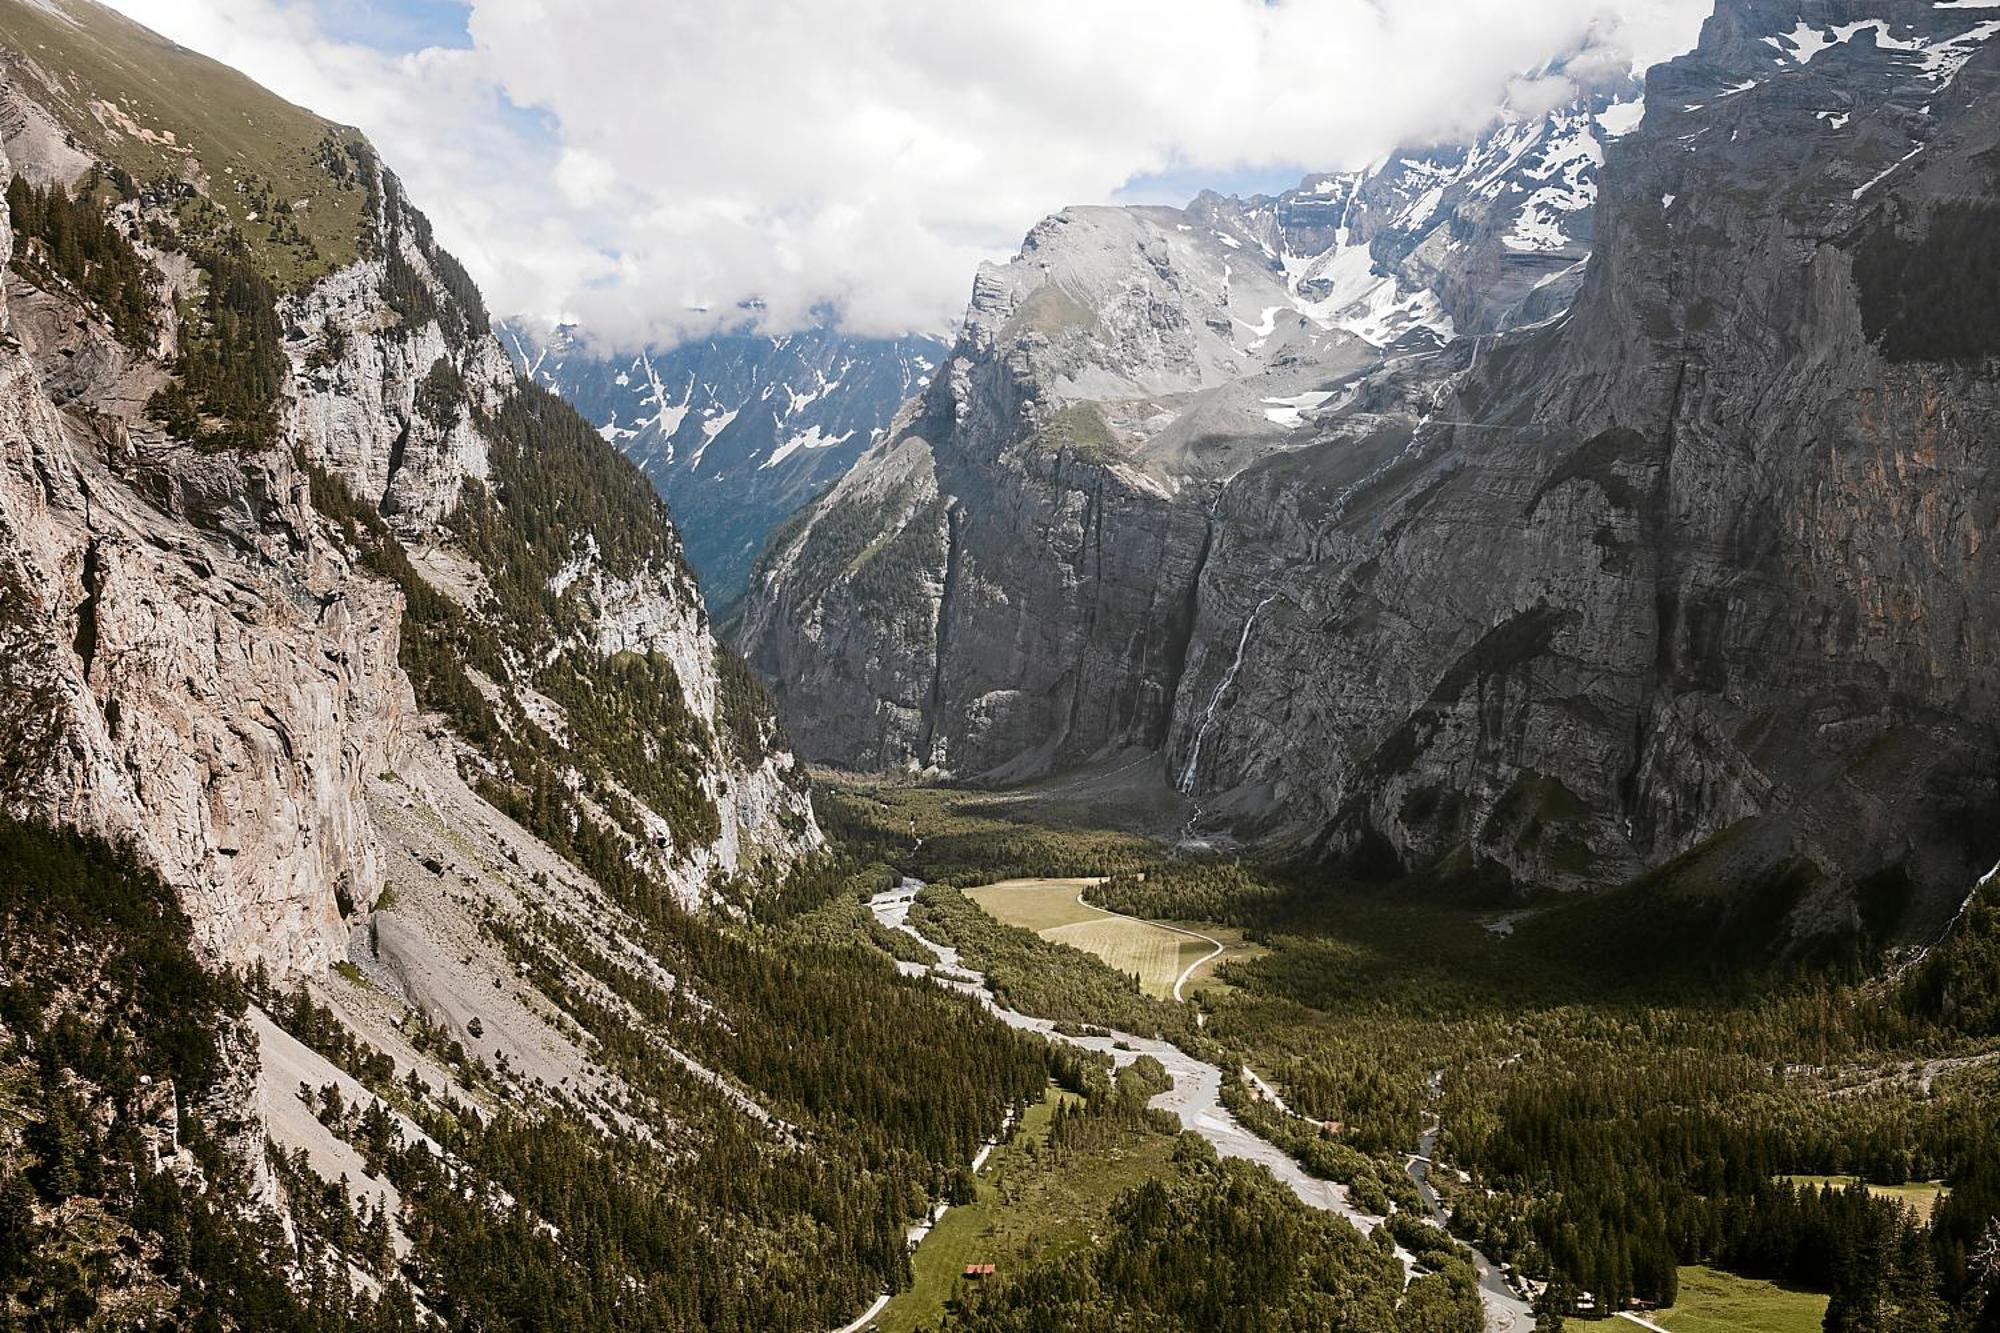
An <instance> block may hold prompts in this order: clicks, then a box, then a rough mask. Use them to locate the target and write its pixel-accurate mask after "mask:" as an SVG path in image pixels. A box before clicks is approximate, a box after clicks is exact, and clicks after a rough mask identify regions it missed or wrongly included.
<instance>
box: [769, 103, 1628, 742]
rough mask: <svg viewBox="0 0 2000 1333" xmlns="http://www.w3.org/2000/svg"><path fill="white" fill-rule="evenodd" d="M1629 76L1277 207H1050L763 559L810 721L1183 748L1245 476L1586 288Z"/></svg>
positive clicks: (984, 280) (788, 674) (799, 709)
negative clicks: (1605, 158) (1226, 501)
mask: <svg viewBox="0 0 2000 1333" xmlns="http://www.w3.org/2000/svg"><path fill="white" fill-rule="evenodd" d="M1619 91H1620V90H1619V89H1602V90H1593V91H1591V92H1589V93H1588V94H1587V95H1586V96H1585V97H1584V99H1583V100H1581V101H1579V102H1577V103H1575V104H1573V105H1570V106H1566V107H1563V108H1560V109H1558V110H1557V111H1555V112H1551V113H1549V114H1546V115H1541V116H1532V117H1510V118H1508V119H1507V120H1505V121H1504V122H1503V123H1502V124H1501V125H1499V126H1498V127H1496V129H1495V130H1494V132H1493V133H1492V134H1491V135H1490V136H1488V137H1487V138H1486V139H1483V140H1482V141H1481V142H1480V143H1478V144H1476V145H1473V146H1471V147H1469V148H1458V149H1435V150H1424V151H1412V152H1410V153H1404V154H1398V155H1396V156H1394V157H1393V158H1392V159H1391V160H1390V161H1388V162H1385V163H1383V164H1381V165H1379V166H1377V167H1376V168H1374V169H1372V170H1370V171H1367V172H1357V173H1352V174H1349V175H1341V176H1320V177H1313V178H1310V179H1308V180H1307V181H1306V182H1305V183H1304V184H1303V185H1301V186H1300V187H1299V189H1297V190H1294V191H1290V192H1287V193H1286V194H1285V195H1283V196H1280V197H1278V198H1275V199H1271V198H1256V199H1251V200H1237V199H1223V198H1221V197H1219V196H1215V195H1203V196H1201V197H1200V198H1198V199H1197V200H1195V201H1194V203H1193V204H1192V205H1191V206H1190V207H1189V208H1187V209H1185V210H1181V209H1168V208H1132V209H1115V208H1076V209H1068V210H1065V211H1064V212H1062V213H1059V214H1057V215H1056V216H1054V217H1052V218H1049V219H1048V220H1046V221H1045V222H1043V223H1042V224H1040V225H1039V226H1037V227H1036V228H1035V229H1034V231H1032V232H1031V233H1030V234H1029V236H1028V238H1027V240H1026V242H1025V243H1024V245H1023V247H1022V250H1021V253H1020V255H1019V257H1018V258H1016V259H1015V260H1014V262H1013V263H1011V264H1007V265H1002V266H988V267H987V268H985V269H983V270H982V271H981V273H980V275H979V277H978V280H977V281H976V283H975V285H974V291H973V297H972V303H971V307H970V310H969V312H968V314H967V317H966V322H965V327H964V330H963V332H962V334H961V336H960V339H959V341H958V344H957V346H956V347H955V348H954V350H953V352H952V355H951V358H950V360H949V362H948V363H947V364H946V366H945V367H944V368H943V370H942V371H941V372H940V374H939V376H938V379H937V381H936V382H935V383H933V384H932V385H931V386H930V388H929V389H928V390H927V391H926V392H925V394H924V395H922V396H921V397H920V398H919V399H918V400H916V401H914V402H913V403H912V404H911V405H910V406H909V407H908V408H907V409H906V410H905V412H904V413H903V414H902V416H900V417H899V418H898V420H897V422H896V423H895V424H894V426H893V427H892V429H891V431H890V434H889V435H888V436H887V437H886V438H885V439H884V441H883V442H881V443H880V444H878V445H877V446H876V447H874V448H873V449H871V450H870V451H869V452H868V453H867V454H866V455H864V457H863V458H862V459H861V460H860V461H859V463H858V464H857V465H856V466H855V467H854V468H853V469H852V470H851V471H850V472H849V473H848V474H847V475H846V476H845V477H843V478H842V480H841V481H840V482H839V483H838V484H837V485H836V486H835V487H834V489H833V490H832V491H831V492H830V493H829V494H828V495H827V496H826V497H825V498H824V499H823V500H821V501H820V502H819V503H817V504H815V505H814V506H812V507H811V508H810V509H809V510H807V511H805V512H804V514H803V515H801V516H800V517H799V518H797V519H795V520H794V521H793V522H792V523H790V524H788V525H787V527H786V528H785V529H783V530H782V531H781V532H780V534H779V535H778V537H777V538H776V539H775V540H774V544H773V546H772V548H771V549H770V550H769V551H768V552H767V554H766V557H765V560H764V563H763V564H762V565H761V566H760V569H759V571H758V573H757V575H756V576H755V578H754V579H753V582H752V586H751V589H750V592H749V594H748V596H747V598H746V601H745V603H744V606H743V609H742V612H741V615H740V619H739V622H738V623H737V625H736V626H735V629H734V633H735V636H736V641H737V642H738V643H739V644H740V645H741V646H742V647H743V648H744V650H745V652H746V653H747V654H748V655H750V656H751V657H752V659H753V660H754V662H755V663H756V665H757V666H758V667H759V669H760V670H761V671H762V673H763V674H764V676H765V678H766V679H767V680H769V681H771V682H773V685H774V688H775V689H776V690H777V691H778V693H779V697H780V701H781V705H782V707H783V709H784V712H785V716H786V719H787V723H788V725H789V727H790V729H791V731H792V734H794V735H795V736H797V737H798V738H799V740H800V743H801V744H802V745H803V746H805V747H806V749H807V751H808V752H809V753H811V754H813V755H816V756H819V757H823V758H828V759H832V760H835V761H838V762H842V763H848V764H861V765H867V766H878V767H909V768H914V769H918V770H929V771H935V772H940V773H948V774H952V775H956V776H960V777H977V778H982V779H985V780H1006V779H1010V778H1018V777H1028V776H1032V775H1035V774H1039V773H1045V772H1049V771H1051V770H1054V769H1057V768H1061V767H1063V766H1066V765H1070V764H1075V763H1079V762H1083V761H1086V760H1088V759H1090V758H1093V757H1095V756H1097V755H1101V754H1104V753H1108V752H1110V751H1113V750H1117V749H1120V748H1123V747H1128V746H1141V747H1151V748H1157V747H1161V746H1164V745H1165V744H1166V743H1167V741H1168V739H1169V735H1170V731H1171V727H1172V722H1173V718H1174V714H1175V709H1176V706H1177V703H1176V701H1177V699H1179V697H1180V692H1181V682H1182V675H1183V671H1184V667H1185V665H1186V662H1187V660H1188V654H1189V652H1190V645H1191V643H1192V642H1193V640H1194V638H1195V633H1194V627H1195V619H1196V613H1197V587H1198V582H1199V580H1200V578H1201V575H1202V571H1203V569H1204V567H1205V564H1206V562H1207V561H1208V559H1209V555H1210V551H1211V546H1212V542H1213V540H1214V530H1215V523H1214V519H1213V513H1212V510H1213V509H1214V506H1215V505H1216V504H1217V503H1218V501H1219V496H1220V488H1221V487H1222V486H1223V484H1224V483H1226V482H1227V481H1228V480H1229V479H1230V478H1232V477H1234V476H1236V475H1237V474H1238V473H1240V472H1241V471H1242V470H1243V469H1244V468H1245V467H1247V466H1249V465H1251V464H1253V463H1255V462H1257V461H1258V460H1260V459H1264V458H1267V457H1270V456H1271V455H1273V454H1280V453H1283V452H1285V451H1287V450H1290V449H1295V448H1299V447H1302V446H1304V445H1306V444H1308V443H1310V441H1311V438H1312V437H1311V432H1310V429H1309V427H1308V422H1309V421H1310V420H1311V419H1312V418H1313V417H1315V416H1316V415H1318V414H1320V413H1323V412H1325V411H1329V410H1331V409H1332V408H1333V407H1334V406H1337V404H1338V402H1339V401H1340V400H1342V399H1343V397H1344V396H1345V395H1347V394H1348V393H1349V392H1350V391H1351V390H1352V389H1353V388H1354V387H1355V385H1356V384H1357V382H1358V378H1359V377H1360V376H1361V374H1362V373H1363V372H1365V371H1367V370H1369V369H1372V368H1373V367H1375V366H1376V365H1378V364H1379V363H1380V361H1381V359H1382V357H1383V356H1384V355H1385V349H1388V348H1393V349H1395V351H1396V352H1397V353H1398V354H1408V353H1409V352H1410V351H1412V350H1423V349H1429V348H1434V347H1436V346H1437V345H1438V344H1439V342H1440V341H1441V340H1443V339H1445V338H1448V337H1450V336H1451V334H1452V333H1453V331H1454V328H1455V327H1456V323H1455V321H1456V322H1462V323H1463V324H1464V325H1465V326H1466V327H1467V328H1475V329H1486V328H1494V327H1500V326H1503V325H1506V324H1508V323H1511V322H1514V321H1517V320H1521V319H1525V318H1529V317H1530V316H1532V317H1534V318H1540V317H1542V316H1543V315H1544V314H1546V313H1547V312H1548V310H1549V309H1550V308H1552V303H1554V302H1555V301H1556V300H1557V299H1558V298H1559V296H1560V295H1561V294H1562V293H1564V292H1567V291H1569V290H1572V289H1573V282H1572V281H1571V279H1570V278H1569V277H1568V276H1566V275H1568V274H1569V273H1570V272H1571V271H1572V270H1574V269H1575V267H1576V264H1577V260H1578V259H1579V258H1580V256H1581V255H1582V253H1583V249H1582V247H1583V246H1584V245H1585V244H1586V243H1587V241H1588V237H1589V229H1588V215H1589V205H1590V200H1591V199H1592V197H1594V188H1595V174H1594V173H1595V166H1596V162H1597V160H1598V157H1599V155H1600V154H1599V150H1598V147H1597V137H1596V136H1597V135H1598V133H1599V130H1598V128H1597V121H1596V120H1595V119H1594V110H1593V108H1596V109H1608V108H1610V107H1612V106H1613V105H1614V102H1615V98H1616V96H1617V95H1618V92H1619ZM1627 91H1629V90H1627ZM1503 275H1504V276H1503ZM1565 284H1568V285H1565ZM1469 293H1470V295H1469Z"/></svg>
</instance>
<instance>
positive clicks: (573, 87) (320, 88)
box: [113, 0, 1709, 342]
mask: <svg viewBox="0 0 2000 1333" xmlns="http://www.w3.org/2000/svg"><path fill="white" fill-rule="evenodd" d="M113 2H114V3H115V4H117V5H118V6H119V7H120V8H122V9H124V10H125V11H126V12H128V13H130V14H132V15H133V16H134V17H136V18H138V19H139V20H141V21H142V22H145V23H148V24H149V25H151V26H153V27H155V28H157V29H159V30H160V31H162V32H163V33H165V34H167V35H168V36H170V37H173V38H174V39H175V40H177V41H180V42H182V43H183V44H185V45H188V46H191V47H194V48H196V49H198V50H202V51H205V52H208V53H209V54H211V55H214V56H216V57H217V58H218V59H221V60H224V61H227V62H228V63H230V64H233V65H237V66H239V67H240V68H242V69H244V70H245V71H246V72H248V73H249V74H251V75H252V76H253V77H255V78H257V79H259V80H261V81H263V82H265V83H266V84H268V85H270V86H271V87H272V88H274V89H275V90H276V91H278V92H280V93H282V94H283V95H285V96H287V97H289V98H291V99H293V100H294V101H298V102H302V103H304V104H306V105H308V106H311V107H313V108H314V109H316V110H318V111H320V112H322V113H323V114H326V115H328V116H330V117H332V118H334V119H337V120H342V121H347V122H350V123H353V124H356V125H359V126H360V127H361V128H362V129H363V130H365V131H366V132H367V133H368V134H369V135H370V137H371V138H373V139H374V140H375V141H376V143H377V145H378V146H379V147H380V149H381V150H382V153H383V156H384V157H385V158H386V159H387V160H388V161H389V163H390V165H391V166H393V167H394V168H395V169H396V170H397V171H398V172H399V173H400V174H401V175H402V176H403V177H404V179H405V181H406V183H407V184H408V186H409V188H410V192H411V195H412V196H413V197H414V198H415V199H416V201H417V202H418V204H419V205H420V206H422V207H423V208H424V209H425V211H426V212H428V213H430V214H431V215H432V218H433V221H434V222H435V224H436V227H437V231H438V233H439V235H440V237H441V238H442V239H443V240H444V241H445V243H446V244H447V245H449V246H450V247H451V248H452V249H453V250H454V251H456V252H458V253H459V254H460V257H461V258H463V259H464V260H465V262H466V265H467V267H468V268H470V269H471V270H472V272H473V274H474V276H475V277H477V278H478V279H479V281H480V282H481V284H482V286H483V287H484V288H485V289H486V291H487V293H488V296H489V300H490V304H491V305H492V307H493V308H494V309H495V310H496V311H498V312H523V313H533V314H539V315H555V314H563V315H569V316H574V317H578V318H580V319H582V320H583V321H584V322H585V323H586V324H587V325H588V326H590V327H591V328H593V329H594V330H596V331H598V332H599V333H600V334H602V335H604V336H606V337H609V338H611V339H613V340H615V341H624V342H630V341H634V340H637V339H641V338H668V337H672V336H673V335H674V334H675V333H677V332H682V331H687V330H689V329H690V328H692V327H695V326H698V325H699V324H700V323H701V322H702V317H701V316H698V315H695V314H693V313H691V310H692V308H694V307H704V308H706V309H708V310H710V311H712V312H723V314H726V315H729V316H730V317H734V312H735V310H736V306H737V303H739V302H741V301H744V300H747V299H750V298H753V297H754V298H757V299H760V300H762V301H763V302H764V303H765V307H766V311H767V315H766V318H767V320H768V321H769V322H771V323H772V324H774V325H785V324H794V323H797V322H799V321H801V320H804V319H806V318H808V317H809V314H810V312H811V311H812V310H813V309H814V308H815V307H819V306H825V305H831V306H833V307H835V308H837V309H839V310H840V311H841V312H842V317H843V319H844V321H845V322H846V323H847V324H848V325H849V326H850V327H853V328H856V329H857V330H862V331H872V332H882V331H891V330H901V329H906V328H912V327H929V328H935V327H940V326H943V325H945V324H947V323H949V322H951V321H954V320H955V319H956V317H957V315H958V313H959V312H960V310H961V309H962V307H963V304H964V301H965V297H966V294H967V292H968V290H969V287H970V280H971V274H972V270H973V267H974V266H975V264H976V263H977V262H978V261H979V260H981V259H985V258H992V257H996V256H1001V255H1005V254H1007V253H1011V252H1012V250H1013V249H1014V248H1015V246H1016V244H1017V243H1018V241H1019V239H1020V237H1021V235H1022V234H1023V233H1024V232H1025V231H1026V230H1027V228H1028V227H1029V226H1030V225H1032V224H1033V223H1034V222H1035V221H1036V220H1037V219H1038V218H1040V217H1042V216H1043V215H1045V214H1046V213H1048V212H1050V211H1052V210H1054V209H1056V208H1058V207H1061V206H1062V205H1064V204H1069V203H1088V202H1096V201H1102V200H1106V199H1109V198H1111V197H1113V196H1114V195H1115V194H1117V192H1118V191H1119V190H1120V188H1121V187H1123V186H1125V185H1126V184H1127V183H1128V182H1130V181H1132V180H1133V179H1134V178H1135V177H1143V176H1146V175H1150V174H1154V173H1160V172H1165V171H1168V170H1172V171H1174V172H1175V173H1176V178H1179V177H1180V176H1182V175H1184V174H1185V173H1186V172H1188V171H1189V170H1190V169H1192V170H1195V171H1204V170H1209V171H1214V172H1215V173H1217V175H1218V176H1223V175H1228V174H1231V173H1238V172H1241V171H1244V170H1246V169H1256V168H1271V167H1277V166H1285V167H1290V166H1298V167H1301V168H1311V169H1315V170H1330V169H1336V168H1341V167H1349V166H1355V165H1359V164H1361V163H1363V162H1366V161H1368V160H1371V159H1373V158H1375V157H1379V156H1380V155H1381V154H1382V153H1384V152H1386V151H1387V150H1388V149H1390V148H1391V147H1394V146H1395V145H1396V144H1398V143H1405V142H1413V141H1423V140H1433V139H1438V138H1445V137H1451V136H1455V135H1461V134H1465V133H1469V132H1471V131H1473V130H1475V129H1477V128H1478V127H1479V126H1480V125H1481V124H1483V123H1484V122H1485V121H1487V120H1488V119H1489V118H1490V117H1491V115H1492V114H1493V112H1494V110H1495V109H1496V107H1497V106H1498V105H1499V104H1500V102H1501V101H1502V100H1503V99H1505V98H1506V97H1508V96H1509V95H1510V93H1512V95H1514V96H1516V97H1525V96H1532V97H1535V98H1543V99H1546V98H1548V97H1550V96H1552V95H1555V94H1557V93H1559V92H1560V91H1561V90H1560V88H1551V87H1550V85H1549V81H1548V80H1546V79H1537V78H1533V77H1524V76H1532V72H1533V71H1535V70H1537V69H1540V68H1541V67H1543V66H1544V65H1545V64H1546V63H1547V62H1548V61H1550V60H1551V59H1552V58H1555V57H1558V56H1573V55H1575V54H1577V53H1578V52H1584V53H1586V55H1585V59H1584V60H1583V61H1582V62H1580V63H1582V64H1595V65H1598V66H1602V65H1603V64H1605V63H1606V62H1607V60H1613V59H1615V60H1626V59H1631V60H1637V61H1638V62H1640V63H1650V62H1651V61H1653V60H1656V59H1660V58H1664V57H1665V56H1667V55H1670V54H1672V53H1673V52H1675V51H1677V50H1680V49H1684V48H1685V47H1686V46H1688V45H1690V44H1691V43H1692V40H1693V37H1694V33H1695V30H1696V27H1697V25H1698V24H1699V21H1700V19H1701V18H1702V17H1703V15H1704V14H1705V12H1706V11H1707V9H1708V7H1709V6H1708V0H1537V3H1535V4H1532V5H1523V4H1521V3H1519V0H1389V2H1386V3H1384V2H1383V0H1286V2H1285V3H1279V4H1266V3H1264V2H1263V0H1007V3H1004V4H985V3H970V2H969V0H968V2H963V3H945V2H944V0H839V2H838V3H835V2H834V0H674V2H673V3H671V4H658V3H643V2H641V0H563V3H561V4H560V5H555V4H551V3H549V0H468V4H469V11H468V24H467V26H468V29H469V31H470V33H471V36H472V47H471V49H469V50H447V49H441V48H433V49H429V50H425V51H420V52H417V53H414V54H409V55H401V56H397V55H387V54H384V53H382V52H379V51H375V50H373V49H370V48H368V47H364V46H359V45H355V44H352V43H343V42H341V41H338V40H336V39H335V38H333V37H332V36H330V35H329V25H328V24H327V23H325V22H322V21H321V18H320V14H323V13H329V12H331V10H330V9H328V8H322V9H321V10H319V11H318V12H316V11H315V8H314V5H313V4H312V3H311V2H310V0H113ZM346 2H347V0H318V3H319V5H320V6H322V7H327V6H331V5H334V4H340V3H346ZM519 108H530V109H531V111H532V112H534V113H537V114H534V115H529V114H524V113H523V112H521V111H520V110H519ZM719 317H721V316H720V315H714V316H711V317H710V318H719Z"/></svg>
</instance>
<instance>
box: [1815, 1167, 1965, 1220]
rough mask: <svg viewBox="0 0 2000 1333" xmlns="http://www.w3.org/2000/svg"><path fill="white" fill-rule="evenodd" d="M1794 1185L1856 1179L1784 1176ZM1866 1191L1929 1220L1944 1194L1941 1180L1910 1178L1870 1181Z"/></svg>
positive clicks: (1839, 1186) (1841, 1184) (1846, 1183)
mask: <svg viewBox="0 0 2000 1333" xmlns="http://www.w3.org/2000/svg"><path fill="white" fill-rule="evenodd" d="M1783 1178H1784V1179H1786V1180H1789V1181H1791V1182H1792V1183H1793V1184H1794V1185H1815V1186H1819V1185H1831V1186H1833V1187H1834V1188H1835V1189H1845V1188H1846V1187H1847V1186H1849V1185H1852V1184H1854V1183H1855V1181H1856V1180H1857V1179H1858V1177H1856V1176H1785V1177H1783ZM1868 1192H1869V1193H1870V1194H1872V1195H1874V1196H1875V1197H1876V1198H1878V1199H1897V1200H1900V1201H1901V1202H1903V1203H1906V1204H1908V1205H1910V1207H1912V1208H1914V1209H1915V1210H1916V1213H1917V1216H1918V1217H1921V1218H1923V1219H1924V1220H1925V1221H1927V1222H1928V1221H1929V1220H1930V1216H1931V1213H1932V1211H1933V1210H1935V1209H1936V1208H1937V1206H1938V1200H1939V1199H1941V1198H1943V1197H1944V1196H1945V1194H1946V1192H1947V1191H1946V1190H1945V1186H1944V1182H1943V1181H1941V1180H1912V1181H1908V1182H1906V1183H1904V1184H1901V1185H1877V1184H1873V1183H1870V1184H1869V1185H1868Z"/></svg>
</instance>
